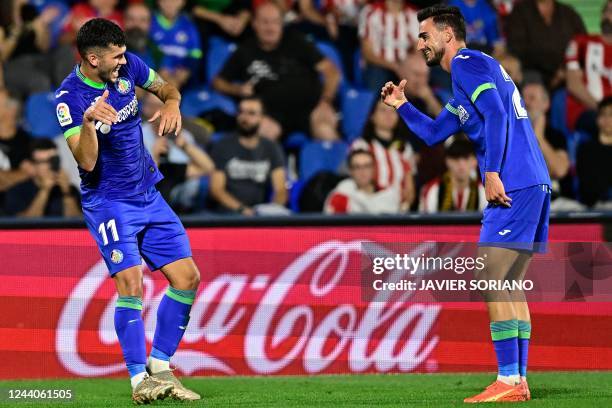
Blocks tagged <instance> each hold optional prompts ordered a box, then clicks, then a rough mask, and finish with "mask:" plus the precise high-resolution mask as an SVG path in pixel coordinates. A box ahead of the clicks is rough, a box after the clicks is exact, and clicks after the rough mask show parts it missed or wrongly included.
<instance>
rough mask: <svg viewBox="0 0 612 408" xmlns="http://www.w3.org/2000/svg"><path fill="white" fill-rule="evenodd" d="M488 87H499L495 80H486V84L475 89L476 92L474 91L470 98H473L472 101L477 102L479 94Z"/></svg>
mask: <svg viewBox="0 0 612 408" xmlns="http://www.w3.org/2000/svg"><path fill="white" fill-rule="evenodd" d="M487 89H497V87H496V86H495V84H494V83H493V82H486V83H484V84H481V85H479V86H478V88H476V89H475V90H474V92H473V93H472V97H471V98H470V99H471V100H472V103H474V102H476V99H477V98H478V95H480V94H481V93H483V92H484V91H486V90H487Z"/></svg>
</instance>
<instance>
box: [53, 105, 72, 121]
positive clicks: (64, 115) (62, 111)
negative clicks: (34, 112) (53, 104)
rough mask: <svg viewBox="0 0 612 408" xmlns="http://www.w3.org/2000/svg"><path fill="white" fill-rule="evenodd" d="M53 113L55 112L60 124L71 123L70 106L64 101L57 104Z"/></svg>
mask: <svg viewBox="0 0 612 408" xmlns="http://www.w3.org/2000/svg"><path fill="white" fill-rule="evenodd" d="M55 113H56V114H57V120H58V121H59V124H60V126H66V125H69V124H71V123H72V116H71V115H70V108H69V107H68V105H67V104H65V103H64V102H62V103H59V104H57V108H56V109H55Z"/></svg>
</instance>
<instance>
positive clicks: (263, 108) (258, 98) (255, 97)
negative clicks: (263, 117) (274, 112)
mask: <svg viewBox="0 0 612 408" xmlns="http://www.w3.org/2000/svg"><path fill="white" fill-rule="evenodd" d="M245 101H255V102H259V104H260V105H261V113H264V114H265V113H266V105H264V102H263V99H262V98H261V96H258V95H251V96H245V97H243V98H241V99H240V103H242V102H245ZM240 103H239V104H238V105H240Z"/></svg>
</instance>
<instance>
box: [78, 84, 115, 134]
mask: <svg viewBox="0 0 612 408" xmlns="http://www.w3.org/2000/svg"><path fill="white" fill-rule="evenodd" d="M106 98H108V89H107V90H105V91H104V93H103V94H102V96H101V97H99V98H98V100H97V101H96V102H95V103H94V104H93V105H91V106H90V107H89V109H87V110H86V111H85V114H83V118H84V119H85V120H86V121H88V122H90V123H93V122H95V121H100V122H102V123H104V124H106V125H109V126H111V125H112V124H113V123H115V122H117V111H116V110H115V108H113V107H112V106H111V105H109V104H108V103H106Z"/></svg>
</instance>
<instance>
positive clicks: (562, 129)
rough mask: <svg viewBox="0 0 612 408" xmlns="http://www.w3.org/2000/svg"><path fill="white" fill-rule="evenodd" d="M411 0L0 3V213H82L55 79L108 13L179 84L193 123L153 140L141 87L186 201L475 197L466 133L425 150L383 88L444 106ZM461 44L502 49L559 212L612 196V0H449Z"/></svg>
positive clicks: (338, 203)
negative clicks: (593, 25)
mask: <svg viewBox="0 0 612 408" xmlns="http://www.w3.org/2000/svg"><path fill="white" fill-rule="evenodd" d="M433 3H436V2H432V1H414V2H408V1H405V0H375V1H367V0H320V1H313V0H253V1H247V0H129V1H128V0H88V1H77V0H3V1H2V2H1V4H0V61H1V66H0V86H1V88H0V215H5V216H18V217H36V216H78V215H79V214H80V210H79V207H80V206H79V195H78V185H79V176H78V171H77V167H76V163H75V162H74V159H73V158H72V155H71V154H70V151H69V149H68V148H67V146H66V143H65V141H64V136H63V135H62V134H61V131H60V129H59V125H58V123H57V119H56V106H55V102H54V100H55V95H54V93H53V92H54V90H55V89H56V88H57V87H58V86H59V85H60V82H61V81H62V80H63V78H65V76H66V75H67V74H68V73H70V71H71V70H73V69H75V65H76V64H77V63H78V54H77V52H76V50H75V36H76V32H77V31H78V29H79V28H80V27H81V26H82V25H83V24H84V23H85V22H86V21H87V20H88V19H90V18H93V17H104V18H107V19H109V20H112V21H113V22H115V23H117V24H118V25H119V26H121V27H122V28H123V29H124V30H125V33H126V38H127V43H126V45H127V48H128V51H130V52H132V53H135V54H137V55H138V56H139V57H141V58H142V59H143V60H144V61H145V62H146V63H147V64H148V65H149V66H150V67H151V68H153V69H155V70H156V71H158V72H159V73H160V74H161V75H162V76H163V77H164V79H166V80H167V81H168V82H170V83H172V84H174V85H175V86H177V87H178V88H180V89H181V92H182V94H183V100H182V105H181V111H182V113H183V115H184V118H185V129H184V130H183V132H182V133H181V134H180V135H179V136H177V137H172V136H165V137H161V138H160V137H158V136H157V135H156V133H157V131H156V124H155V123H148V122H147V120H148V119H149V117H150V116H151V115H152V112H155V110H156V106H157V104H159V103H161V102H159V101H158V100H157V99H156V98H155V97H153V96H152V95H150V94H147V93H146V92H142V93H140V94H139V97H140V98H139V101H140V112H141V114H142V117H143V124H144V126H143V141H144V145H145V146H146V148H147V149H148V150H149V151H150V152H151V155H152V157H153V159H154V160H155V162H156V163H157V164H158V166H159V167H160V170H161V171H162V173H163V174H164V175H165V179H164V180H163V181H162V182H160V184H158V189H159V190H160V191H161V192H162V194H163V195H164V196H165V197H166V199H167V200H168V201H169V202H170V204H171V205H172V207H173V208H174V209H175V210H176V211H177V212H179V213H183V214H185V213H216V214H226V215H229V214H242V215H257V214H275V215H276V214H289V213H292V212H324V213H326V214H347V213H348V214H357V213H362V214H363V213H366V214H381V213H392V214H399V213H405V212H410V211H412V212H422V213H429V214H430V213H437V212H444V211H481V210H482V209H483V208H484V206H486V204H487V203H486V200H485V199H484V190H483V187H482V185H481V183H480V178H479V176H478V169H477V162H476V160H475V156H474V152H473V150H472V148H471V144H470V143H469V142H468V141H467V139H466V137H465V136H464V135H460V134H459V135H456V136H454V137H453V138H451V139H449V140H447V142H446V143H445V144H444V145H441V146H436V147H428V146H426V145H425V144H424V143H422V142H420V140H419V139H418V138H417V137H416V136H415V135H414V134H413V133H412V132H411V131H410V130H409V129H408V128H407V127H406V126H405V124H404V123H403V122H402V121H400V120H399V118H398V116H397V114H396V113H395V111H394V110H393V108H390V107H388V106H386V105H385V104H383V103H381V102H380V101H379V99H378V95H379V92H380V88H381V86H382V85H383V84H384V83H385V82H386V81H397V80H398V79H400V78H405V79H406V80H407V84H406V96H407V98H408V100H409V101H410V102H411V103H413V104H414V105H415V106H416V107H417V108H419V109H420V110H421V111H423V112H427V114H429V115H430V116H432V117H434V116H436V115H437V114H438V113H439V112H440V111H441V110H442V109H445V107H444V105H445V103H446V101H447V100H448V99H449V98H450V97H451V96H452V89H451V88H450V86H451V85H450V84H451V81H450V76H449V75H448V74H447V73H445V72H444V71H442V70H441V69H439V68H429V67H428V66H427V65H426V64H425V61H424V59H423V58H422V56H421V55H420V53H418V52H417V51H416V50H415V46H416V43H417V40H418V31H419V30H418V28H419V27H418V22H417V18H416V12H417V11H418V9H419V8H420V7H423V6H428V5H431V4H433ZM447 3H448V4H450V5H454V6H457V7H459V8H460V9H461V11H462V13H463V14H464V16H465V18H466V22H467V36H468V38H467V40H468V46H469V47H470V48H476V49H480V50H482V51H484V52H487V53H489V54H491V55H493V56H495V57H496V58H498V59H499V60H500V62H501V63H502V65H503V67H504V69H505V70H506V71H507V73H508V75H509V76H510V77H511V78H512V79H513V80H514V82H515V83H516V84H517V86H518V87H519V88H520V89H521V91H522V96H523V98H524V102H525V109H526V110H527V111H528V113H529V118H530V120H531V122H532V124H533V127H534V130H535V133H536V136H537V138H538V142H539V144H540V148H541V149H542V152H543V154H544V157H545V159H546V163H547V165H548V168H549V172H550V175H551V178H552V179H553V180H554V181H553V184H554V188H553V190H554V191H553V204H552V209H553V211H554V210H560V211H563V210H570V211H580V210H586V209H590V208H596V209H612V74H611V73H612V0H607V1H603V7H602V11H601V24H600V28H601V34H589V33H587V30H586V28H585V25H584V23H583V20H582V18H581V16H580V15H579V14H578V13H577V12H576V11H575V10H574V9H573V8H572V7H571V6H568V5H566V4H564V3H560V2H558V1H556V0H515V1H513V0H492V1H488V0H449V1H447Z"/></svg>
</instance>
